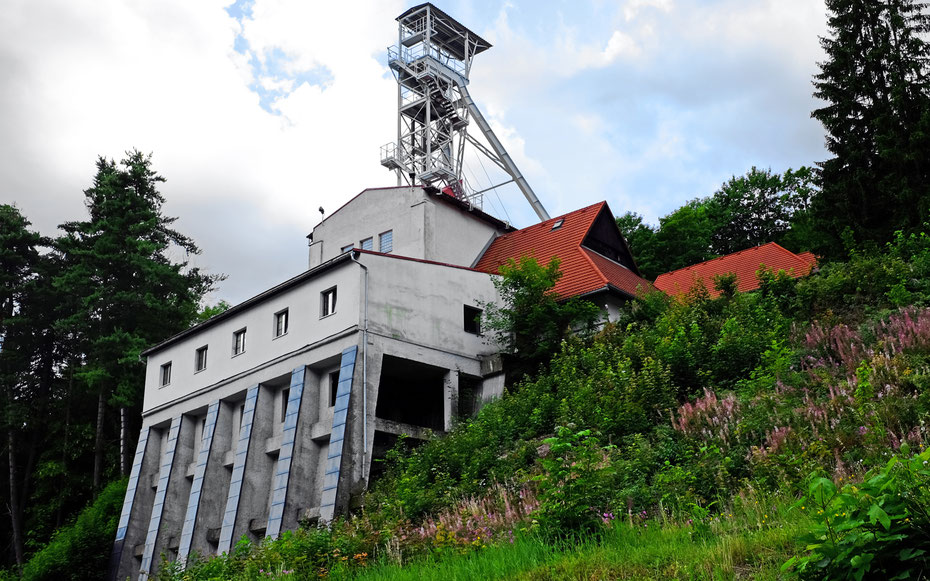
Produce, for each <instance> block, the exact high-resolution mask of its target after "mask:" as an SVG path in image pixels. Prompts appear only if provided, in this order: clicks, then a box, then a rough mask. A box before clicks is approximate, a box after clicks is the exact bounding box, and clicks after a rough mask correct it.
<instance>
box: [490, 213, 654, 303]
mask: <svg viewBox="0 0 930 581" xmlns="http://www.w3.org/2000/svg"><path fill="white" fill-rule="evenodd" d="M605 209H606V210H607V211H608V213H609V211H610V208H608V207H607V202H599V203H597V204H593V205H591V206H588V207H586V208H581V209H580V210H575V211H574V212H569V213H568V214H564V215H562V216H557V217H555V218H551V219H549V220H546V221H545V222H540V223H539V224H534V225H532V226H528V227H526V228H523V229H521V230H517V231H516V232H510V233H508V234H504V235H503V236H500V237H498V238H497V239H495V240H494V242H492V243H491V246H490V247H488V249H487V251H485V253H484V255H483V256H482V257H481V259H480V260H479V261H478V263H477V264H476V265H475V269H476V270H482V271H484V272H489V273H492V274H497V273H498V272H499V271H500V267H501V265H503V264H506V263H507V261H508V260H510V259H513V260H519V259H520V258H522V257H523V256H529V257H532V258H535V259H536V260H537V261H538V262H539V263H540V264H542V265H546V264H549V261H550V260H552V258H553V257H556V256H557V257H558V258H559V260H560V264H559V269H560V270H561V271H562V277H561V278H560V279H559V281H558V282H557V283H556V285H555V288H554V289H553V291H554V292H555V293H556V294H558V295H559V296H560V297H562V298H568V297H573V296H578V295H583V294H587V293H590V292H593V291H597V290H601V289H604V288H606V287H607V286H608V285H610V286H613V287H614V288H617V289H619V290H621V291H623V292H625V293H627V294H629V295H631V296H632V295H635V294H636V292H637V289H638V288H651V287H652V285H651V284H650V283H649V281H647V280H645V279H643V278H641V277H640V276H638V275H637V274H636V273H634V272H632V271H631V270H629V269H628V268H626V267H625V266H622V265H620V264H618V263H616V262H614V261H612V260H610V259H608V258H605V257H603V256H601V255H600V254H597V253H596V252H593V251H591V250H589V249H587V248H584V247H583V246H582V245H581V243H582V242H583V241H584V239H585V236H586V235H587V234H588V231H589V230H590V229H591V226H592V225H593V224H594V221H595V219H596V218H597V217H598V215H599V214H600V213H601V211H603V210H605ZM611 219H613V215H611ZM559 220H562V225H561V226H560V227H559V228H557V229H555V230H553V229H552V227H553V226H554V225H555V223H556V222H558V221H559Z"/></svg>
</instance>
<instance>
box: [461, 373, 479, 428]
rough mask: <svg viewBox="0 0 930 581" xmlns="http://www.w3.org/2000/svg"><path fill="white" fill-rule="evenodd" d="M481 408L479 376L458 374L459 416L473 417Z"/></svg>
mask: <svg viewBox="0 0 930 581" xmlns="http://www.w3.org/2000/svg"><path fill="white" fill-rule="evenodd" d="M480 408H481V378H480V377H474V376H472V375H465V374H464V373H463V374H461V375H459V417H460V418H473V417H474V416H475V414H477V413H478V410H479V409H480Z"/></svg>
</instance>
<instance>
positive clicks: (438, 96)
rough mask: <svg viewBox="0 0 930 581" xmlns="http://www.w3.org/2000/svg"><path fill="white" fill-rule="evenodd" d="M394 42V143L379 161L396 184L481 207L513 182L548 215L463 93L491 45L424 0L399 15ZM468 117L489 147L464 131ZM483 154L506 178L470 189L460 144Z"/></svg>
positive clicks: (391, 59)
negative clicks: (488, 195) (428, 188)
mask: <svg viewBox="0 0 930 581" xmlns="http://www.w3.org/2000/svg"><path fill="white" fill-rule="evenodd" d="M397 22H398V24H399V26H398V37H397V45H396V46H390V47H388V63H389V65H390V67H391V71H393V73H394V77H395V78H396V79H397V142H396V143H388V144H387V145H384V146H382V147H381V165H383V166H384V167H386V168H388V169H390V170H393V171H395V172H396V173H397V185H402V184H403V183H404V182H406V183H407V184H409V185H413V184H414V183H415V181H419V183H423V184H428V185H437V184H438V186H437V187H439V188H440V189H441V190H443V191H444V192H446V193H448V194H451V195H453V196H455V197H456V198H459V199H461V200H465V201H467V202H469V203H471V204H473V205H475V206H477V207H478V208H481V207H483V204H482V194H483V193H484V192H486V191H488V190H491V189H494V188H496V187H498V186H502V185H504V184H507V183H511V182H513V183H515V184H516V185H517V187H518V188H520V191H521V192H523V195H524V196H525V197H526V199H527V201H528V202H529V203H530V205H531V206H532V207H533V210H534V211H535V212H536V215H537V216H539V219H540V220H548V219H549V214H548V213H547V212H546V209H545V208H544V207H543V205H542V202H540V201H539V198H537V197H536V194H534V193H533V189H532V188H531V187H530V185H529V183H527V181H526V178H524V177H523V174H522V173H520V170H519V169H518V168H517V165H516V164H515V163H514V161H513V159H512V158H511V157H510V155H509V154H508V153H507V151H506V150H505V149H504V146H503V144H502V143H501V142H500V140H499V139H498V138H497V136H496V135H494V132H493V131H492V130H491V126H490V125H489V124H488V122H487V120H485V118H484V116H483V115H482V114H481V111H479V110H478V106H477V105H475V101H474V100H473V99H472V98H471V95H470V94H469V92H468V89H467V85H468V73H469V71H471V64H472V59H473V58H474V57H475V55H477V54H479V53H482V52H484V51H486V50H487V49H489V48H491V44H490V43H489V42H487V41H486V40H484V39H482V38H481V37H480V36H478V35H477V34H475V33H474V32H472V31H471V30H469V29H468V28H466V27H465V26H463V25H462V24H460V23H459V22H457V21H456V20H455V19H453V18H452V17H450V16H449V15H448V14H446V13H445V12H443V11H442V10H440V9H439V8H436V7H435V6H433V5H432V4H430V3H429V2H427V3H425V4H420V5H418V6H414V7H413V8H410V9H409V10H407V11H406V12H404V13H403V14H401V15H400V16H398V17H397ZM469 116H471V117H473V118H474V120H475V124H476V125H477V126H478V129H479V130H480V131H481V134H482V135H484V138H485V139H486V140H487V142H488V143H489V144H490V146H491V147H490V149H489V148H488V147H486V146H485V145H484V144H482V143H481V142H479V141H478V140H477V139H476V138H475V137H474V136H473V135H469V133H468V122H469ZM466 143H470V144H471V145H472V146H473V147H474V149H475V150H476V152H477V153H478V154H480V155H484V156H485V157H487V158H489V159H490V160H491V161H493V162H494V163H495V164H497V166H498V167H500V169H502V170H503V171H504V172H506V173H507V174H508V175H509V176H510V179H509V180H508V181H505V182H503V183H500V184H497V185H493V186H491V187H490V188H486V189H484V190H481V191H479V192H469V191H467V190H468V188H467V186H466V184H465V180H464V178H463V177H462V159H463V157H464V152H465V144H466Z"/></svg>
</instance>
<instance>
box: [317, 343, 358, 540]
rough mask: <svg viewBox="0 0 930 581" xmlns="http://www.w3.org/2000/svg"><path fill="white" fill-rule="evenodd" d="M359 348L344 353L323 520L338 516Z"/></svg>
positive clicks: (325, 476)
mask: <svg viewBox="0 0 930 581" xmlns="http://www.w3.org/2000/svg"><path fill="white" fill-rule="evenodd" d="M357 355H358V346H357V345H353V346H351V347H348V348H346V349H345V350H343V352H342V361H341V362H340V368H339V384H338V386H337V389H336V402H335V404H336V405H335V407H334V410H333V427H332V430H331V431H330V437H329V453H328V454H327V461H326V472H325V473H324V476H323V490H322V494H321V502H320V519H321V520H323V521H324V522H325V521H331V520H332V519H333V516H335V512H334V511H335V503H336V493H337V492H338V485H339V476H340V472H341V466H342V448H343V443H344V441H345V427H346V420H347V417H348V409H349V405H350V399H351V397H352V377H353V375H354V374H355V362H356V358H357Z"/></svg>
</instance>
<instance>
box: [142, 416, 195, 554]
mask: <svg viewBox="0 0 930 581" xmlns="http://www.w3.org/2000/svg"><path fill="white" fill-rule="evenodd" d="M198 423H199V416H191V415H184V416H182V417H181V427H180V429H179V431H178V441H177V443H176V445H175V450H174V464H173V466H172V468H171V477H170V478H169V480H168V490H167V492H166V494H165V505H164V507H163V508H162V514H161V526H160V527H159V530H158V536H157V537H156V541H155V552H154V557H153V562H152V571H153V572H154V571H157V570H158V566H159V565H160V564H161V559H162V555H165V556H166V557H167V558H168V559H169V560H174V558H175V557H176V556H177V550H178V544H179V542H180V540H181V528H182V526H183V525H184V516H185V512H186V510H187V501H188V499H189V498H190V491H191V479H190V478H188V475H187V471H188V466H189V465H190V464H191V462H193V460H194V436H195V434H196V432H197V429H196V428H197V424H198Z"/></svg>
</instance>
